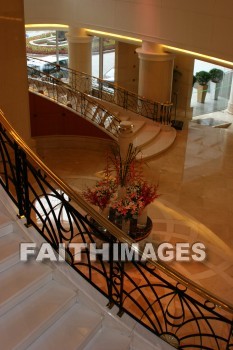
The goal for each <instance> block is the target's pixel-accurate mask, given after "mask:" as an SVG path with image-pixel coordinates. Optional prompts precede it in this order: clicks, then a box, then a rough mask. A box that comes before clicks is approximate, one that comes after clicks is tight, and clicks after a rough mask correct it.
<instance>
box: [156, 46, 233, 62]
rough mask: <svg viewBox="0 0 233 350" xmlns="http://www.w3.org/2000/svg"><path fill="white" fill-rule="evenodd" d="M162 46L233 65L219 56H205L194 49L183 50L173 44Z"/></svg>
mask: <svg viewBox="0 0 233 350" xmlns="http://www.w3.org/2000/svg"><path fill="white" fill-rule="evenodd" d="M162 46H163V47H164V48H167V49H170V50H174V51H178V52H183V53H186V54H188V55H193V56H197V57H200V58H204V59H207V60H210V61H216V62H219V63H223V64H227V65H230V66H233V62H231V61H226V60H222V59H221V58H216V57H212V56H207V55H204V54H201V53H197V52H194V51H188V50H184V49H179V48H177V47H173V46H167V45H162Z"/></svg>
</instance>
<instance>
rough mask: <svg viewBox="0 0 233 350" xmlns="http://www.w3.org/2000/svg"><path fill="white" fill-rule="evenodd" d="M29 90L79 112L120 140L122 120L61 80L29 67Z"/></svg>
mask: <svg viewBox="0 0 233 350" xmlns="http://www.w3.org/2000/svg"><path fill="white" fill-rule="evenodd" d="M28 83H29V90H30V91H34V92H37V93H40V94H43V95H44V96H46V97H47V98H49V99H51V100H54V101H56V102H58V103H59V104H62V105H64V106H66V107H68V108H70V109H72V110H73V111H75V112H77V113H78V114H79V115H80V116H82V117H83V118H85V119H87V120H89V121H90V122H92V123H94V124H95V125H96V126H98V127H99V128H101V129H102V130H103V131H104V132H106V133H107V134H109V135H110V136H111V137H112V138H114V139H115V140H117V139H118V127H119V125H120V120H119V119H118V118H117V116H116V115H115V114H114V113H112V112H110V111H109V110H108V109H106V108H105V107H104V106H102V105H101V104H100V103H99V102H98V101H97V100H95V99H93V98H91V97H89V96H88V95H86V94H84V93H82V92H80V91H77V90H73V89H71V88H70V87H69V85H67V84H65V83H63V82H62V81H60V80H59V79H56V78H54V77H53V76H49V75H48V74H46V73H43V72H41V71H38V70H37V69H35V68H32V67H28Z"/></svg>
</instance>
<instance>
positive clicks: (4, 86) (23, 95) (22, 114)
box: [0, 0, 31, 143]
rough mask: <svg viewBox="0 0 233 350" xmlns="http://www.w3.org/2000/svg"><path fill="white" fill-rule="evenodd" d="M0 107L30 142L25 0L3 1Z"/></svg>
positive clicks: (0, 17) (0, 15) (1, 17)
mask: <svg viewBox="0 0 233 350" xmlns="http://www.w3.org/2000/svg"><path fill="white" fill-rule="evenodd" d="M0 42H1V47H2V48H4V50H2V53H1V55H0V80H1V82H0V109H1V110H2V111H3V112H4V114H5V116H6V118H7V119H8V121H9V122H10V123H11V124H12V126H13V127H14V128H15V129H16V131H17V132H18V133H19V134H20V136H21V137H22V138H23V139H24V140H25V141H26V142H27V143H29V142H30V137H31V128H30V113H29V100H28V80H27V64H26V45H25V29H24V3H23V0H11V1H6V0H2V1H1V6H0Z"/></svg>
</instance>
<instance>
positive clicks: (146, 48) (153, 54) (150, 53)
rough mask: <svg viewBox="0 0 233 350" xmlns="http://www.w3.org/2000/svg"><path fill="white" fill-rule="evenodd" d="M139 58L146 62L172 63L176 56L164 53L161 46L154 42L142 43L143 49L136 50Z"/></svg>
mask: <svg viewBox="0 0 233 350" xmlns="http://www.w3.org/2000/svg"><path fill="white" fill-rule="evenodd" d="M136 52H137V54H138V58H139V59H140V60H145V61H171V60H173V59H174V58H175V55H173V54H170V53H169V54H168V53H165V52H163V48H162V46H161V45H160V44H157V43H153V42H147V41H143V42H142V47H139V48H137V49H136Z"/></svg>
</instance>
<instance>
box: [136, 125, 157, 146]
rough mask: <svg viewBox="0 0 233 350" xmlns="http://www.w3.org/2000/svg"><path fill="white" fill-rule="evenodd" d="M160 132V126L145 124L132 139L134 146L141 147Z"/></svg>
mask: <svg viewBox="0 0 233 350" xmlns="http://www.w3.org/2000/svg"><path fill="white" fill-rule="evenodd" d="M159 132H160V127H159V126H156V125H150V124H146V125H145V126H144V128H143V129H142V130H141V132H140V133H138V134H137V135H136V137H135V138H134V140H133V145H134V147H139V148H140V147H143V146H145V145H146V144H148V143H149V142H150V141H152V140H154V139H155V138H156V137H157V135H158V134H159Z"/></svg>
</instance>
